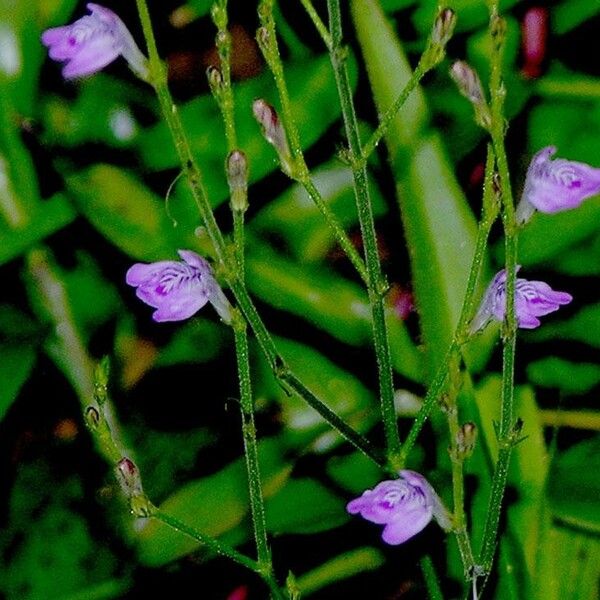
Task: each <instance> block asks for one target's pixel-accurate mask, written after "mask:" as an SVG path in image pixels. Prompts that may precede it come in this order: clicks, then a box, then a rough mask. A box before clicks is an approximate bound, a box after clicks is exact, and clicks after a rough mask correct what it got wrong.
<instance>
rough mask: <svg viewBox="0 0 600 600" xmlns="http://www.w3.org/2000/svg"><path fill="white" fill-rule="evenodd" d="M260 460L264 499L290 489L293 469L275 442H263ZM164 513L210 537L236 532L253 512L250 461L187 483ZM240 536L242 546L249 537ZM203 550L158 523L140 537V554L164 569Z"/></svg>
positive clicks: (147, 525) (143, 559) (167, 502)
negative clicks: (249, 491)
mask: <svg viewBox="0 0 600 600" xmlns="http://www.w3.org/2000/svg"><path fill="white" fill-rule="evenodd" d="M259 460H260V469H261V476H262V480H263V494H264V496H265V497H266V498H268V497H269V496H271V495H272V494H274V493H275V492H276V491H277V490H278V489H280V488H281V487H282V486H283V485H284V484H285V481H286V480H287V478H288V476H289V474H290V470H291V466H290V465H288V464H286V463H285V462H284V461H283V457H282V449H281V447H280V444H279V442H278V441H277V440H275V439H274V438H272V439H268V440H267V439H265V440H262V441H261V442H260V445H259ZM160 508H161V510H162V511H163V512H165V513H168V514H170V515H171V516H173V517H176V518H177V519H179V520H180V521H182V522H184V523H186V524H187V525H189V526H190V527H194V528H195V529H198V530H199V531H201V532H203V533H205V534H207V535H211V536H213V537H220V536H223V535H224V534H227V533H232V531H233V530H234V529H236V528H238V527H239V526H240V525H241V524H242V522H243V521H244V519H245V518H246V517H247V515H248V511H249V510H250V504H249V499H248V484H247V478H246V465H245V462H244V460H243V459H241V458H240V459H238V460H236V461H235V462H233V463H231V464H229V465H228V466H226V467H225V468H224V469H222V470H221V471H219V472H217V473H215V474H214V475H209V476H208V477H204V478H202V479H198V480H196V481H191V482H189V483H187V484H186V485H184V486H183V487H182V488H180V489H179V490H178V491H177V492H175V493H174V494H173V495H171V496H170V497H169V498H168V499H167V500H165V502H163V503H162V504H161V505H160ZM236 535H237V539H236V541H237V542H238V543H239V542H241V541H244V539H245V537H246V535H245V533H244V534H243V539H241V538H240V532H239V531H238V532H237V533H236ZM199 547H200V544H199V542H197V541H195V540H193V539H191V538H189V537H187V536H185V535H183V534H181V533H179V532H177V531H174V530H172V529H170V528H169V527H167V526H166V525H165V524H163V523H162V522H159V521H155V520H148V521H146V522H145V523H144V526H143V527H142V528H141V529H140V530H139V533H138V555H139V559H140V561H141V562H142V563H143V564H145V565H150V566H160V565H164V564H166V563H169V562H171V561H173V560H175V559H177V558H179V557H181V556H185V555H186V554H189V553H190V552H194V551H195V550H197V549H198V548H199Z"/></svg>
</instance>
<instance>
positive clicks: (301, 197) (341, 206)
mask: <svg viewBox="0 0 600 600" xmlns="http://www.w3.org/2000/svg"><path fill="white" fill-rule="evenodd" d="M312 179H313V181H314V184H315V186H316V187H317V189H318V190H319V191H320V192H321V195H322V196H323V199H324V200H325V201H326V203H327V204H328V205H329V207H330V208H331V210H332V211H333V212H334V213H335V215H336V216H337V218H338V220H339V222H340V223H341V225H342V226H343V227H344V228H345V229H346V230H348V228H349V227H352V226H355V225H356V224H357V222H358V215H357V213H356V204H355V201H354V187H353V178H352V171H351V170H350V169H349V168H347V167H344V166H342V165H340V164H339V162H337V161H335V162H333V161H332V162H330V163H327V164H325V165H322V166H321V167H319V168H318V169H315V170H314V171H313V172H312ZM371 200H372V203H373V213H374V215H375V216H376V217H380V216H382V215H384V214H385V213H386V212H387V210H386V205H385V202H384V200H383V198H382V196H381V192H380V191H379V187H378V186H377V185H373V184H372V185H371ZM251 226H252V228H253V229H254V228H255V229H257V230H258V231H260V232H269V233H275V234H277V235H279V236H281V237H283V238H284V239H285V241H286V242H287V244H288V246H289V247H290V249H291V251H292V252H293V253H294V255H295V256H296V257H297V258H298V259H299V260H301V261H308V262H314V261H317V260H320V259H323V258H324V257H325V256H326V255H327V253H328V252H329V251H330V250H331V248H332V247H333V246H334V245H335V243H336V241H335V237H334V236H333V234H332V233H331V229H330V228H329V227H328V225H327V223H326V222H325V220H324V219H323V216H322V215H321V213H320V211H319V209H318V208H317V207H316V205H315V203H314V202H313V201H312V200H311V199H310V198H309V196H308V194H307V193H306V191H305V190H304V188H303V187H302V186H301V185H300V184H298V183H295V184H293V185H292V186H291V187H290V188H288V189H287V190H286V191H285V192H284V193H283V194H282V195H281V196H279V198H277V199H275V200H273V201H272V202H270V203H269V204H268V205H267V206H266V207H265V208H263V209H262V210H261V211H260V212H259V213H258V215H256V217H254V218H253V219H252V223H251Z"/></svg>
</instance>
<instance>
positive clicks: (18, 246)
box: [0, 194, 77, 265]
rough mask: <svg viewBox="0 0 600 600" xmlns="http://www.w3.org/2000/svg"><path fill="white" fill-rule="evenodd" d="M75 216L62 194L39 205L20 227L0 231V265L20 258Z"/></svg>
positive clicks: (70, 221) (71, 220) (67, 223)
mask: <svg viewBox="0 0 600 600" xmlns="http://www.w3.org/2000/svg"><path fill="white" fill-rule="evenodd" d="M76 216H77V214H76V212H75V210H74V209H73V207H72V206H71V204H70V203H69V202H68V201H67V199H66V197H65V196H64V195H62V194H57V195H56V196H53V197H52V198H51V199H50V200H48V201H46V202H44V203H41V204H39V205H38V206H37V208H36V209H35V210H34V211H33V213H30V215H29V220H28V221H27V223H26V224H25V225H23V226H22V227H18V228H15V229H11V228H8V227H6V228H2V229H0V240H1V243H0V265H2V264H4V263H6V262H8V261H10V260H13V259H14V258H16V257H18V256H20V255H21V254H23V253H24V252H25V251H27V250H28V249H29V248H31V247H32V246H34V245H35V244H37V243H39V242H41V241H42V240H44V239H45V238H46V237H48V236H49V235H52V234H53V233H56V232H57V231H59V230H60V229H62V228H63V227H66V226H67V225H69V224H70V223H72V222H73V220H74V219H75V217H76Z"/></svg>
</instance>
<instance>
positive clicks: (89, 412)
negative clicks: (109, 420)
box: [84, 406, 100, 431]
mask: <svg viewBox="0 0 600 600" xmlns="http://www.w3.org/2000/svg"><path fill="white" fill-rule="evenodd" d="M84 416H85V422H86V425H87V426H88V428H89V429H90V431H95V430H96V429H98V427H99V425H100V412H99V411H98V409H97V408H96V407H95V406H88V407H87V408H86V409H85V415H84Z"/></svg>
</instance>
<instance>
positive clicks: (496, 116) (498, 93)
mask: <svg viewBox="0 0 600 600" xmlns="http://www.w3.org/2000/svg"><path fill="white" fill-rule="evenodd" d="M490 15H491V18H490V27H491V30H492V31H493V30H494V26H495V25H497V23H498V19H499V18H500V17H499V16H498V3H497V1H492V2H491V3H490ZM501 30H502V28H501V27H498V28H496V31H501ZM492 37H493V39H492V43H493V47H494V51H493V53H492V68H491V77H490V92H491V98H492V102H491V113H492V123H491V127H490V130H491V131H490V133H491V137H492V143H493V146H494V151H495V153H496V162H497V165H498V174H499V176H500V184H501V191H502V222H503V227H504V233H505V255H506V256H505V268H506V273H507V277H506V317H505V323H504V330H503V344H504V346H503V352H502V401H501V409H500V424H499V426H498V460H497V462H496V467H495V469H494V475H493V478H492V490H491V493H490V502H489V505H488V511H487V519H486V522H485V526H484V532H483V540H482V546H481V553H480V558H479V562H480V563H481V565H482V566H483V568H484V570H485V571H486V572H487V573H489V571H490V569H491V566H492V562H493V558H494V553H495V549H496V545H497V537H498V525H499V522H500V512H501V508H502V500H503V497H504V492H505V489H506V482H507V477H508V468H509V464H510V456H511V452H512V448H513V446H514V444H515V443H516V440H515V437H516V435H515V433H516V432H515V425H514V419H513V404H514V362H515V345H516V333H517V321H516V314H515V280H516V273H515V270H516V264H517V227H516V223H515V209H514V201H513V195H512V187H511V183H510V174H509V169H508V160H507V157H506V149H505V146H504V138H505V133H506V125H505V121H504V111H503V108H504V96H505V91H504V87H503V83H502V72H501V67H502V48H503V43H504V39H503V37H502V36H501V34H499V33H497V34H496V36H495V38H494V36H492Z"/></svg>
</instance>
